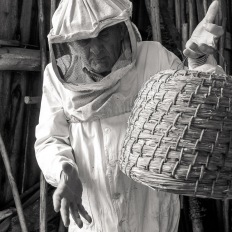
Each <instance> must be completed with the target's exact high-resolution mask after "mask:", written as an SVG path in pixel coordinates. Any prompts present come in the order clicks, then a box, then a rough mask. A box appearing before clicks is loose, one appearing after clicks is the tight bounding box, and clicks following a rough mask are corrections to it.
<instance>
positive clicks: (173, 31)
mask: <svg viewBox="0 0 232 232" xmlns="http://www.w3.org/2000/svg"><path fill="white" fill-rule="evenodd" d="M167 5H168V1H167V0H162V1H160V13H161V15H162V18H163V21H164V24H165V26H166V27H167V29H168V31H169V34H170V35H171V37H172V39H173V41H174V42H175V44H176V46H177V48H178V49H179V50H181V39H180V34H179V32H178V30H177V28H176V27H175V23H174V21H173V20H172V18H171V16H170V14H169V10H168V7H167Z"/></svg>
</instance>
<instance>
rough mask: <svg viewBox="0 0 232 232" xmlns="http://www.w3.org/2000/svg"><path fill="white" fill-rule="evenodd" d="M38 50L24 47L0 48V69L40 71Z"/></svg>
mask: <svg viewBox="0 0 232 232" xmlns="http://www.w3.org/2000/svg"><path fill="white" fill-rule="evenodd" d="M40 68H41V65H40V51H39V50H32V49H24V48H10V47H4V48H0V70H22V71H40Z"/></svg>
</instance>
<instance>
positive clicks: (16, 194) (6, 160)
mask: <svg viewBox="0 0 232 232" xmlns="http://www.w3.org/2000/svg"><path fill="white" fill-rule="evenodd" d="M0 152H1V155H2V159H3V162H4V166H5V168H6V173H7V176H8V180H9V182H10V185H11V189H12V193H13V197H14V201H15V206H16V209H17V213H18V217H19V222H20V226H21V229H22V231H23V232H27V231H28V230H27V225H26V221H25V217H24V214H23V208H22V204H21V200H20V197H19V192H18V188H17V185H16V182H15V179H14V176H13V173H12V169H11V166H10V160H9V157H8V154H7V151H6V147H5V144H4V142H3V139H2V136H1V134H0Z"/></svg>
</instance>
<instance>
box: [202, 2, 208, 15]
mask: <svg viewBox="0 0 232 232" xmlns="http://www.w3.org/2000/svg"><path fill="white" fill-rule="evenodd" d="M203 9H204V14H205V15H206V12H207V9H208V2H207V0H203Z"/></svg>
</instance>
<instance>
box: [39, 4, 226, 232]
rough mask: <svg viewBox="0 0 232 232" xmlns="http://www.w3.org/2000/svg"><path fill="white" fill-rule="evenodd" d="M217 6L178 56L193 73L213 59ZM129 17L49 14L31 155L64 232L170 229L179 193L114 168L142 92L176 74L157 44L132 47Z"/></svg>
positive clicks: (99, 7)
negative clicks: (163, 73) (156, 79)
mask: <svg viewBox="0 0 232 232" xmlns="http://www.w3.org/2000/svg"><path fill="white" fill-rule="evenodd" d="M217 8H218V6H217V3H215V2H214V3H213V5H212V6H211V10H210V12H208V14H207V17H206V18H205V19H204V22H202V23H201V25H199V26H198V29H197V30H196V31H195V32H194V33H195V34H193V35H195V37H194V36H193V37H192V39H190V40H189V42H188V44H187V47H186V50H185V51H184V52H185V54H186V55H187V56H189V57H190V58H193V59H192V60H191V62H190V63H191V64H192V65H193V66H197V65H199V64H203V63H205V62H209V60H211V61H210V62H212V61H213V59H212V58H210V59H209V58H208V53H212V51H213V49H215V46H216V45H215V41H216V40H217V39H218V38H219V37H220V36H221V34H222V33H223V31H222V29H221V28H220V27H218V26H217V25H214V24H212V21H213V20H212V19H210V20H209V18H210V17H211V15H212V14H213V16H212V17H214V16H215V11H217ZM131 11H132V6H131V3H130V2H129V1H128V0H104V1H103V0H94V1H90V0H63V1H61V3H60V5H59V7H58V9H57V10H56V12H55V14H54V16H53V20H52V23H53V29H52V30H51V32H50V34H49V35H48V39H49V45H50V51H51V57H52V60H51V63H50V64H48V66H47V67H46V70H45V72H44V83H43V97H42V103H41V112H40V118H39V124H38V126H37V128H36V138H37V140H36V143H35V151H36V157H37V160H38V164H39V166H40V168H41V170H42V172H43V174H44V176H45V178H46V180H47V182H48V183H50V184H51V185H53V186H55V187H57V188H56V191H55V193H54V195H53V204H54V209H55V211H57V212H58V211H60V213H61V216H62V219H63V222H64V225H65V226H69V231H84V232H85V231H88V232H89V231H94V232H100V231H101V232H119V231H125V232H129V231H133V232H152V231H159V232H172V231H177V229H178V222H179V215H180V206H179V197H178V195H174V194H170V193H166V192H161V191H156V190H152V189H149V188H148V187H146V186H143V185H141V184H139V183H136V182H134V181H133V180H131V179H129V178H128V177H127V176H125V175H124V174H123V173H122V172H121V171H120V170H119V166H118V157H119V154H120V150H121V147H122V143H123V139H124V135H125V132H126V128H127V120H128V117H129V114H130V110H131V108H132V106H133V102H134V100H135V99H136V96H137V93H138V91H139V90H140V88H141V86H142V84H143V83H144V82H145V81H146V80H147V79H148V78H149V77H150V76H152V75H154V74H155V73H157V72H158V71H160V70H164V69H177V68H182V67H183V66H182V63H181V62H180V60H179V59H178V58H177V57H176V56H175V55H174V54H173V53H171V52H169V51H168V50H166V49H165V48H164V47H163V46H162V45H161V44H160V43H158V42H141V41H140V40H141V38H140V35H139V32H138V30H137V28H136V27H135V25H133V24H132V22H131V21H130V17H131ZM215 28H217V30H215ZM203 34H204V36H205V35H207V38H206V39H207V40H206V43H205V44H203V43H204V39H205V37H204V38H201V42H202V41H203V43H200V44H199V43H198V40H197V39H198V37H199V35H203ZM199 57H200V59H196V58H199ZM199 62H200V63H199ZM213 65H214V66H215V63H213ZM203 66H204V65H203ZM208 68H209V67H208ZM211 68H213V66H212V65H210V69H211ZM213 70H216V69H215V67H214V68H213ZM70 215H71V216H70ZM80 228H82V229H80Z"/></svg>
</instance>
